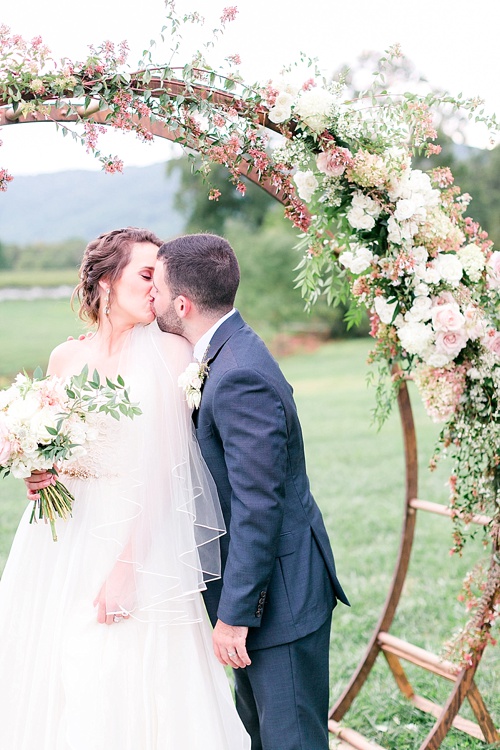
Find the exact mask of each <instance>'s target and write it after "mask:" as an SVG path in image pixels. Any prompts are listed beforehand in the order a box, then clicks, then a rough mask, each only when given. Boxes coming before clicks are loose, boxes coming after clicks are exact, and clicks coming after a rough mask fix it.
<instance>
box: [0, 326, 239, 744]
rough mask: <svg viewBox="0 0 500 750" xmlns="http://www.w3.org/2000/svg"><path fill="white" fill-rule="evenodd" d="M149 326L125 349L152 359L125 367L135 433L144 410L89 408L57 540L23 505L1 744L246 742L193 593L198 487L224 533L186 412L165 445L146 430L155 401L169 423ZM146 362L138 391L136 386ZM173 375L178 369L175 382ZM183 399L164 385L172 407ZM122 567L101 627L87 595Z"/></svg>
mask: <svg viewBox="0 0 500 750" xmlns="http://www.w3.org/2000/svg"><path fill="white" fill-rule="evenodd" d="M155 328H156V327H154V328H152V329H151V330H150V331H145V330H144V331H143V330H140V331H137V332H134V335H133V337H132V341H131V348H130V351H129V352H128V354H130V355H133V352H134V347H135V343H136V342H135V341H134V339H137V338H138V339H139V343H140V351H141V352H142V356H145V353H147V356H148V359H147V360H146V359H141V360H135V362H136V364H137V365H140V366H138V367H135V368H134V367H133V366H129V365H130V361H129V362H128V364H127V366H126V369H125V370H124V371H123V372H121V373H120V374H123V376H124V378H125V379H126V382H127V383H128V381H129V376H130V381H131V392H130V396H131V399H132V401H135V400H138V401H140V402H141V407H142V408H143V411H144V415H143V416H144V420H143V425H142V427H141V422H140V420H141V419H142V417H141V418H139V419H138V420H137V421H135V420H134V421H130V420H128V419H121V420H120V421H119V422H117V421H116V420H114V419H112V418H111V417H108V416H99V415H98V416H97V417H96V420H95V422H96V424H95V426H96V438H95V440H94V441H93V443H92V445H91V446H90V447H89V451H88V453H87V454H86V455H85V456H83V457H81V458H80V459H78V460H77V461H75V462H73V463H71V464H70V465H69V466H68V467H67V472H66V473H63V474H62V475H61V480H62V481H63V482H64V483H65V484H66V486H67V487H68V489H69V490H70V491H71V492H73V494H74V496H75V503H74V507H73V516H72V518H70V519H69V520H68V521H67V522H61V521H58V522H57V533H58V541H57V542H53V541H52V536H51V533H50V529H49V528H48V527H47V526H46V525H45V524H43V523H38V524H33V525H30V524H29V517H30V514H31V504H30V505H29V507H28V508H27V509H26V512H25V515H24V517H23V518H22V520H21V523H20V525H19V529H18V531H17V534H16V537H15V539H14V542H13V545H12V550H11V553H10V556H9V559H8V561H7V565H6V568H5V571H4V574H3V577H2V580H1V582H0V674H1V680H0V747H2V748H5V750H249V748H250V740H249V738H248V735H247V734H246V732H245V730H244V729H243V726H242V724H241V722H240V720H239V718H238V716H237V713H236V710H235V707H234V703H233V698H232V695H231V691H230V688H229V683H228V681H227V677H226V674H225V671H224V668H223V667H222V666H221V665H220V664H219V663H218V662H217V660H216V658H215V656H214V654H213V649H212V640H211V628H210V624H209V622H208V619H207V616H206V613H205V609H204V606H203V601H202V597H201V594H200V589H202V588H203V586H204V584H203V569H204V568H205V567H206V566H205V565H204V563H203V557H202V556H200V555H199V554H198V547H197V543H199V542H197V539H196V537H197V532H196V528H195V527H196V523H197V517H196V513H197V510H196V506H195V503H194V501H193V498H192V497H190V496H189V495H190V493H191V494H193V486H194V488H195V494H198V498H197V500H198V506H197V507H198V508H200V514H203V513H206V515H205V516H204V517H203V519H202V521H200V517H198V521H200V533H201V537H202V539H206V538H207V534H208V527H209V526H210V525H212V527H213V528H211V530H210V537H216V536H217V535H218V534H219V533H220V529H216V528H215V527H216V526H217V518H218V511H217V509H215V510H214V508H213V506H212V499H210V498H208V497H207V496H206V495H208V494H209V493H208V489H207V486H206V485H204V484H203V483H204V481H205V480H204V479H203V477H204V471H203V467H202V465H201V464H200V463H198V460H199V459H198V457H197V454H196V445H192V444H191V443H190V442H189V440H190V439H188V438H189V435H191V436H192V429H191V425H190V420H189V413H187V418H186V414H185V413H184V411H183V409H184V407H183V406H182V408H181V409H180V411H179V414H177V416H176V419H177V420H178V422H177V424H176V423H175V422H172V423H170V424H168V425H166V427H167V428H168V431H169V432H170V444H171V445H172V450H170V448H169V446H165V445H164V444H163V443H162V442H161V441H162V440H163V437H162V435H161V434H155V435H149V437H148V438H147V440H146V437H145V434H146V432H148V431H149V429H150V424H149V417H150V410H151V408H152V407H154V414H153V415H152V416H153V417H154V418H158V420H159V421H160V420H161V419H163V417H164V413H163V407H162V404H161V403H158V402H157V400H156V399H157V398H158V395H157V393H155V391H154V389H153V388H152V382H153V381H154V377H153V378H152V377H150V375H151V373H149V372H148V370H147V368H148V367H150V368H153V369H156V370H157V372H156V375H155V377H156V376H158V378H159V382H164V378H165V373H164V372H163V371H161V368H160V365H159V364H158V362H157V361H156V360H155V354H154V352H155V351H156V353H157V356H159V355H158V351H157V347H160V348H161V347H162V346H163V343H162V339H161V338H158V336H161V334H159V332H158V331H157V329H156V330H155ZM166 340H167V343H168V340H169V337H166ZM174 344H175V342H174ZM172 352H174V353H175V352H177V354H176V357H177V359H178V360H179V361H177V362H176V367H177V368H179V367H181V369H183V367H184V366H185V363H184V361H183V359H185V356H186V354H185V350H183V348H182V347H179V346H177V344H175V345H174V346H173V349H172V351H170V352H169V351H167V355H165V356H173V355H172ZM181 355H182V356H181ZM161 356H164V353H162V354H161ZM124 361H125V360H124ZM155 363H156V364H155ZM124 366H125V365H124ZM141 369H143V370H144V371H145V374H144V384H145V385H146V390H144V387H143V386H141V383H140V382H138V380H139V381H140V380H141V376H140V371H141ZM175 376H176V373H175V368H173V371H172V376H171V380H172V383H174V381H175ZM162 379H163V380H162ZM144 384H143V385H144ZM175 385H176V383H175ZM166 390H167V392H168V387H167V388H166ZM162 392H164V389H162ZM178 393H179V394H180V398H182V394H181V393H180V391H179V392H178ZM178 393H177V392H176V391H175V390H174V389H173V388H171V389H170V396H171V397H173V395H174V394H176V397H177V399H178V401H179V402H180V399H179V398H178ZM148 396H150V397H151V399H150V401H149V402H148ZM167 400H171V399H170V397H169V398H168V399H167ZM167 407H168V408H170V407H171V405H170V404H167ZM153 421H154V420H153ZM144 430H145V431H144ZM183 430H185V432H184V433H183ZM181 435H183V437H180V436H181ZM153 437H154V438H157V440H158V442H157V443H155V441H154V440H153V441H152V438H153ZM191 439H192V438H191ZM186 441H187V442H186ZM149 446H151V448H150V449H149ZM186 446H187V447H186ZM192 451H194V453H192ZM158 455H161V456H163V464H162V467H161V469H162V471H160V473H159V475H158V476H156V477H155V476H154V471H153V476H152V477H150V476H149V470H150V468H151V467H150V465H149V462H151V461H152V462H153V463H157V461H158ZM173 459H175V461H176V462H177V464H176V465H175V466H173V465H172V464H171V460H173ZM144 462H146V463H144ZM173 468H174V469H175V470H174V471H172V469H173ZM150 480H151V481H152V483H151V481H150ZM207 481H208V480H207ZM157 482H158V483H159V482H162V486H161V487H160V486H159V485H157V484H156V483H157ZM189 482H191V485H189ZM186 483H188V484H186ZM203 508H204V509H203ZM209 546H210V545H209ZM179 555H180V556H181V557H180V559H179V557H178V556H179ZM211 559H212V558H211ZM117 561H125V564H126V565H128V566H129V569H130V571H132V572H133V575H132V577H131V580H132V581H133V591H132V592H131V591H130V590H127V591H124V592H123V601H122V602H121V604H120V606H123V608H127V610H128V611H130V612H131V616H130V618H129V619H127V620H124V621H122V622H120V623H116V624H113V625H111V626H106V625H102V624H99V623H98V622H97V619H96V610H95V607H94V600H95V598H96V596H97V594H98V592H99V591H100V589H101V586H102V585H103V583H104V582H106V581H107V580H109V576H110V571H113V569H114V566H115V565H116V564H117ZM115 593H116V592H115ZM118 594H120V592H118ZM131 594H132V595H131Z"/></svg>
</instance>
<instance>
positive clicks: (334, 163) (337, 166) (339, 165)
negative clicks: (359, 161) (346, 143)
mask: <svg viewBox="0 0 500 750" xmlns="http://www.w3.org/2000/svg"><path fill="white" fill-rule="evenodd" d="M351 161H352V155H351V152H350V151H349V149H347V148H337V147H335V148H333V149H331V150H329V151H322V152H321V153H320V154H318V156H317V157H316V166H317V167H318V169H319V171H320V172H323V174H326V175H327V176H328V177H340V175H341V174H343V173H344V172H345V168H346V167H347V166H349V164H350V163H351Z"/></svg>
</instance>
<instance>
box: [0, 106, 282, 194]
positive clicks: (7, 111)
mask: <svg viewBox="0 0 500 750" xmlns="http://www.w3.org/2000/svg"><path fill="white" fill-rule="evenodd" d="M79 109H80V110H81V111H80V112H73V111H72V110H71V108H70V107H69V106H55V105H50V110H49V112H48V113H47V115H46V116H44V117H42V116H41V115H40V114H38V113H36V112H34V113H30V114H27V115H25V116H21V115H20V114H18V113H17V112H14V110H13V108H12V107H11V106H5V105H4V106H3V107H2V106H1V103H0V127H6V126H8V125H26V124H33V123H40V122H54V123H73V122H81V120H82V117H83V116H85V115H86V114H91V115H92V122H96V123H97V124H99V125H105V126H107V127H113V124H112V123H111V122H110V120H109V118H110V115H111V114H112V111H111V109H99V108H98V107H97V109H95V108H92V107H90V108H87V109H86V110H85V109H84V108H83V107H81V108H79ZM132 120H133V122H134V123H135V124H136V125H139V124H141V125H143V126H144V127H145V128H146V129H147V130H149V132H150V133H152V134H153V135H154V136H156V137H158V138H166V139H167V140H169V141H171V142H173V143H176V142H178V141H179V138H180V135H181V132H180V130H179V129H172V128H170V127H169V126H168V124H167V123H165V122H163V121H162V120H159V119H150V118H149V117H141V118H139V117H138V116H137V115H134V116H133V117H132ZM193 147H194V145H193ZM237 171H238V172H239V174H241V175H242V176H243V177H246V178H247V179H248V180H250V182H253V183H254V184H255V185H258V186H259V187H261V188H262V189H263V190H265V192H266V193H268V194H269V195H271V196H272V197H273V198H275V199H276V200H277V201H279V202H280V203H282V204H284V203H285V196H284V194H283V191H280V190H278V191H277V190H276V188H275V187H274V185H273V184H272V183H271V181H270V180H269V179H267V178H265V179H263V178H262V176H261V174H260V172H258V170H257V169H256V168H255V167H254V166H253V165H252V164H250V163H249V162H248V161H247V160H246V159H242V161H241V162H240V163H239V164H238V166H237Z"/></svg>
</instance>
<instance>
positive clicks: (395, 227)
mask: <svg viewBox="0 0 500 750" xmlns="http://www.w3.org/2000/svg"><path fill="white" fill-rule="evenodd" d="M387 229H388V234H387V239H388V240H389V242H392V243H393V244H394V245H400V244H401V243H402V242H403V233H402V230H401V225H400V224H399V222H398V221H397V220H396V219H395V218H394V216H390V217H389V221H388V222H387Z"/></svg>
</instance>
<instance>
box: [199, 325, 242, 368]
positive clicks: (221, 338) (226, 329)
mask: <svg viewBox="0 0 500 750" xmlns="http://www.w3.org/2000/svg"><path fill="white" fill-rule="evenodd" d="M244 325H245V321H244V320H243V318H242V317H241V315H240V314H239V312H238V310H236V312H235V313H233V314H232V315H231V317H230V318H227V320H225V321H224V323H222V325H220V326H219V327H218V328H217V330H216V331H215V333H214V335H213V336H212V339H211V341H210V344H209V345H208V349H207V360H206V361H207V362H208V364H210V362H213V360H214V359H215V358H216V357H217V355H218V353H219V352H220V350H221V349H222V347H223V346H224V344H225V343H226V342H227V340H228V339H230V338H231V336H232V335H233V334H234V333H236V331H239V329H240V328H243V326H244ZM209 374H210V373H209Z"/></svg>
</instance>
